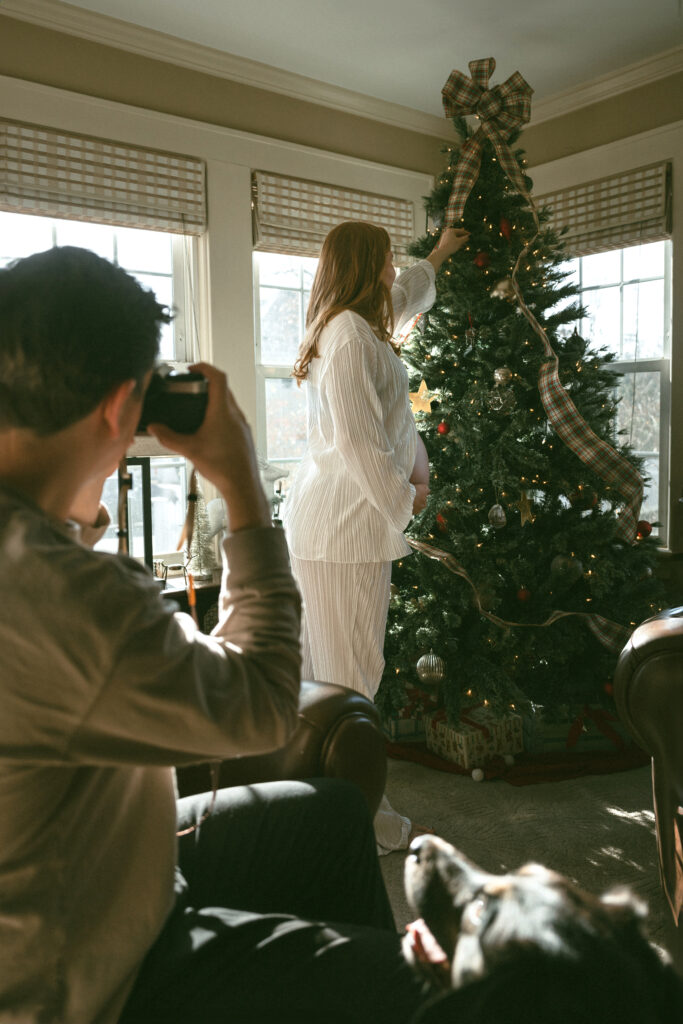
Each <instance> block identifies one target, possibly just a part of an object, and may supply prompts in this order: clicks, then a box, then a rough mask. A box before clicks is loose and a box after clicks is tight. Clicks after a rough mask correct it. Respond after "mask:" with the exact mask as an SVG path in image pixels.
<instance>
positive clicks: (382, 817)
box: [291, 555, 410, 853]
mask: <svg viewBox="0 0 683 1024" xmlns="http://www.w3.org/2000/svg"><path fill="white" fill-rule="evenodd" d="M291 562H292V572H293V573H294V577H295V579H296V581H297V583H298V584H299V589H300V590H301V594H302V596H303V605H304V607H303V614H302V638H301V655H302V662H303V663H302V673H303V678H304V679H320V680H324V681H325V682H328V683H337V684H338V685H340V686H348V687H350V688H351V689H352V690H357V691H358V693H362V694H363V696H364V697H367V698H368V699H369V700H374V697H375V694H376V693H377V688H378V686H379V683H380V680H381V678H382V671H383V669H384V655H383V648H384V630H385V628H386V622H387V609H388V607H389V587H390V584H391V562H368V563H366V564H358V563H343V562H313V561H306V560H304V559H300V558H296V556H294V555H293V556H292V558H291ZM409 833H410V819H409V818H406V817H404V816H403V815H401V814H398V812H397V811H395V810H394V809H393V807H392V806H391V804H390V803H389V801H388V800H387V798H386V796H384V797H382V802H381V804H380V807H379V810H378V811H377V814H376V816H375V838H376V840H377V843H378V852H379V853H390V852H391V851H392V850H402V849H405V848H406V846H407V844H408V835H409Z"/></svg>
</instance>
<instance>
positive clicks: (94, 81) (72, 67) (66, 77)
mask: <svg viewBox="0 0 683 1024" xmlns="http://www.w3.org/2000/svg"><path fill="white" fill-rule="evenodd" d="M0 74H2V75H7V76H9V77H13V78H18V79H22V80H24V81H33V82H38V83H41V84H43V85H52V86H55V87H57V88H59V89H67V90H69V91H71V92H75V93H79V94H81V95H86V96H94V97H98V98H100V99H107V100H113V101H116V102H119V103H126V104H130V105H131V106H134V107H141V108H143V109H146V110H156V111H159V112H161V113H165V114H174V115H176V116H178V117H186V118H190V119H192V120H196V121H206V122H207V123H210V124H214V125H220V126H222V127H225V128H233V129H236V130H238V131H248V132H253V133H255V134H257V135H267V136H268V137H269V138H272V139H279V140H282V141H285V142H293V143H295V144H297V145H304V146H314V147H315V148H316V149H325V150H329V151H331V152H335V153H341V154H343V155H345V156H353V157H357V158H359V159H361V160H372V161H379V162H381V163H385V164H391V165H392V166H394V167H401V168H404V169H406V170H412V171H418V172H421V173H424V174H436V173H438V172H439V171H440V170H441V167H442V166H443V160H444V158H443V156H442V155H441V147H442V145H443V143H444V140H445V139H447V138H448V136H449V124H448V122H447V121H446V119H445V118H444V122H443V124H444V130H443V138H436V137H435V136H434V135H428V134H425V133H424V132H420V131H412V130H409V129H405V128H401V127H396V126H395V125H391V124H385V123H382V122H380V121H377V120H374V119H371V118H368V117H360V116H358V115H355V114H352V113H346V112H344V111H342V110H333V109H331V108H329V107H326V106H322V105H320V104H318V103H310V102H306V101H305V100H301V99H295V98H292V97H291V96H285V95H281V94H278V93H276V92H269V91H267V90H265V89H259V88H255V87H254V86H250V85H245V84H243V83H241V82H236V81H231V80H229V79H227V78H223V77H218V76H217V75H212V74H208V73H205V72H201V71H196V70H192V69H190V68H187V67H179V66H177V65H175V64H173V63H170V62H166V61H163V60H157V59H151V58H149V57H146V56H142V55H140V54H136V53H127V52H125V51H124V50H121V49H118V48H116V47H113V46H105V45H102V44H101V43H97V42H93V41H91V40H87V39H81V38H78V37H77V36H74V35H69V34H67V33H63V32H56V31H54V30H52V29H48V28H44V27H41V26H37V25H32V24H28V23H26V22H23V21H18V20H16V19H15V18H11V17H6V16H4V15H3V14H2V13H0ZM434 121H435V122H437V124H438V121H437V119H436V118H434Z"/></svg>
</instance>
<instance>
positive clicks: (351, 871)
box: [120, 779, 420, 1024]
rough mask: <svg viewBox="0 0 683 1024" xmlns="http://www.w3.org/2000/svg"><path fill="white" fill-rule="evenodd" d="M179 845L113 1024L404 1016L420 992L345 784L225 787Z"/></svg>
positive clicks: (359, 808)
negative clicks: (173, 881)
mask: <svg viewBox="0 0 683 1024" xmlns="http://www.w3.org/2000/svg"><path fill="white" fill-rule="evenodd" d="M209 799H210V796H209V795H208V794H203V795H202V796H198V797H187V798H186V799H184V800H181V801H179V804H178V809H179V828H183V827H187V826H188V825H189V824H192V823H194V822H196V821H198V820H199V819H200V818H201V816H202V814H203V812H204V810H205V809H206V807H207V805H208V801H209ZM179 843H180V850H179V866H180V870H179V873H178V884H177V890H178V898H177V904H176V907H175V909H174V911H173V913H172V914H171V916H170V918H169V920H168V921H167V923H166V925H165V926H164V929H163V931H162V932H161V935H160V936H159V938H158V940H157V942H156V943H155V944H154V946H153V947H152V948H151V950H150V952H149V954H148V956H147V958H146V959H145V961H144V963H143V966H142V969H141V972H140V974H139V976H138V979H137V981H136V984H135V987H134V989H133V992H132V993H131V996H130V998H129V1000H128V1003H127V1004H126V1007H125V1009H124V1012H123V1015H122V1017H121V1021H120V1024H156V1022H159V1024H162V1022H163V1024H176V1022H177V1024H213V1022H216V1024H218V1022H219V1021H220V1022H221V1024H257V1022H258V1024H266V1022H267V1024H281V1022H282V1024H288V1022H292V1024H294V1022H297V1024H299V1022H301V1024H305V1022H316V1024H327V1022H337V1021H339V1022H341V1021H349V1022H352V1021H353V1022H354V1024H362V1022H364V1021H368V1022H372V1024H382V1022H385V1021H386V1022H387V1024H389V1022H391V1024H400V1022H402V1021H409V1020H410V1017H411V1016H412V1014H413V1012H414V1011H415V1009H416V1007H417V1006H418V1004H419V1002H420V992H419V986H418V984H417V982H416V981H415V979H414V977H413V975H412V973H411V971H410V969H409V968H408V967H407V966H406V964H405V963H404V961H403V958H402V956H401V953H400V939H399V936H398V935H397V934H396V931H395V928H394V922H393V918H392V914H391V909H390V907H389V901H388V898H387V895H386V891H385V888H384V883H383V880H382V876H381V872H380V868H379V863H378V860H377V854H376V850H375V839H374V833H373V830H372V823H371V821H370V816H369V814H368V811H367V806H366V804H365V801H364V799H363V797H362V796H361V794H360V791H359V790H358V789H357V788H356V787H355V786H353V785H351V784H349V783H343V782H336V781H330V780H317V779H316V780H313V781H310V782H273V783H266V784H263V785H258V786H244V787H235V788H234V789H224V790H221V791H219V793H218V796H217V800H216V807H215V809H214V812H213V814H212V816H211V817H210V818H209V819H208V820H207V821H206V822H204V824H203V825H201V826H200V827H199V829H198V830H197V831H196V832H194V833H191V834H190V835H187V836H183V837H181V839H180V840H179ZM320 922H326V923H324V924H322V923H320ZM329 922H335V923H329Z"/></svg>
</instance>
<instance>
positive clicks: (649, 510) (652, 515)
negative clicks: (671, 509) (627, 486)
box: [640, 458, 659, 523]
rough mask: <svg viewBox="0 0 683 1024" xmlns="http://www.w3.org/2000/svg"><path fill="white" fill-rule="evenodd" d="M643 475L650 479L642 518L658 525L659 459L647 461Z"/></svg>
mask: <svg viewBox="0 0 683 1024" xmlns="http://www.w3.org/2000/svg"><path fill="white" fill-rule="evenodd" d="M643 473H644V474H645V475H646V476H648V477H649V478H650V479H649V481H648V482H647V483H646V484H645V493H644V494H643V504H642V505H641V506H640V518H641V519H647V521H648V523H656V522H657V521H658V520H659V459H654V458H653V459H646V460H645V465H644V466H643Z"/></svg>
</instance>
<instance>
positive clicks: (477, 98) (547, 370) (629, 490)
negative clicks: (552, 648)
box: [442, 57, 643, 639]
mask: <svg viewBox="0 0 683 1024" xmlns="http://www.w3.org/2000/svg"><path fill="white" fill-rule="evenodd" d="M495 67H496V62H495V60H494V59H493V57H488V58H486V59H484V60H473V61H470V63H469V69H470V73H471V75H472V78H471V79H470V78H467V77H466V76H465V75H464V74H462V72H460V71H452V72H451V74H450V76H449V78H448V81H447V82H446V84H445V85H444V87H443V89H442V97H443V104H444V110H445V112H446V116H447V117H452V116H455V115H458V116H464V115H465V114H476V115H477V117H478V118H479V119H480V121H481V125H480V127H479V129H478V130H477V131H476V132H475V134H474V135H472V136H471V137H470V138H469V139H468V140H467V141H466V142H465V143H464V144H463V146H462V148H461V150H460V153H459V154H458V162H457V164H456V166H455V171H454V176H453V187H452V190H451V195H450V199H449V201H448V206H447V208H446V216H445V224H446V226H449V227H453V226H454V225H455V224H456V223H457V222H458V221H459V220H460V219H462V214H463V210H464V209H465V203H466V202H467V198H468V196H469V194H470V192H471V191H472V188H473V187H474V184H475V183H476V180H477V177H478V175H479V169H480V167H481V155H482V150H483V145H484V140H485V139H489V141H490V142H491V144H492V145H493V147H494V149H495V151H496V154H497V156H498V159H499V161H500V164H501V167H502V168H503V170H504V171H505V173H506V174H507V176H508V179H509V180H510V182H511V183H512V184H513V185H514V186H515V188H516V189H517V191H518V192H519V193H520V195H521V196H523V197H524V199H525V200H526V202H527V204H528V206H529V209H530V210H531V213H532V215H533V218H534V224H535V227H536V231H535V234H534V236H533V238H532V239H531V240H530V241H529V242H528V243H527V244H526V245H525V246H524V248H523V249H522V251H521V252H520V254H519V256H518V257H517V261H516V262H515V266H514V269H513V271H512V274H511V276H510V280H511V282H512V287H513V289H514V292H515V296H516V298H517V303H518V305H519V308H520V310H521V311H522V313H523V314H524V316H525V317H526V319H527V320H528V322H529V323H530V325H531V327H532V329H533V331H534V333H535V334H537V335H538V337H539V338H540V339H541V342H542V344H543V350H544V352H545V355H546V360H545V362H544V363H543V365H542V366H541V368H540V370H539V378H538V387H539V391H540V395H541V401H542V402H543V408H544V409H545V412H546V415H547V417H548V421H549V423H550V424H551V426H552V427H553V429H554V430H555V431H556V433H557V434H558V436H559V438H560V439H561V440H562V441H563V443H564V444H566V445H567V447H568V448H569V449H570V451H573V452H574V454H575V455H577V456H578V458H579V459H581V461H582V462H584V463H585V464H586V465H587V466H589V467H590V468H591V469H592V470H593V471H594V472H595V473H596V474H597V475H598V476H599V477H600V478H601V479H602V480H604V481H605V482H606V483H607V484H609V485H610V486H612V487H614V488H615V490H617V491H618V493H619V494H620V495H621V496H622V497H623V498H624V501H625V505H624V508H623V509H622V510H621V512H620V513H619V515H618V517H617V526H616V533H617V535H618V536H619V537H621V538H622V540H625V541H627V542H628V543H631V544H632V543H634V542H635V539H636V528H637V522H638V517H639V514H640V506H641V503H642V500H643V478H642V477H641V475H640V473H639V472H638V470H637V469H636V468H635V466H633V465H632V464H631V463H630V462H629V461H628V460H627V459H625V458H624V456H623V455H620V454H619V452H617V451H616V450H615V449H614V448H613V447H612V446H611V445H609V444H607V442H606V441H602V440H601V439H600V438H599V437H598V436H597V434H596V433H595V432H594V431H593V430H591V428H590V427H589V426H588V424H587V423H586V421H585V420H584V418H583V417H582V416H581V414H580V412H579V411H578V409H577V408H576V406H575V405H574V403H573V401H572V400H571V398H570V397H569V395H568V394H567V392H566V391H565V389H564V388H563V387H562V384H561V382H560V378H559V374H558V359H557V355H556V354H555V352H554V350H553V347H552V345H551V344H550V342H549V340H548V336H547V334H546V332H545V330H544V329H543V327H541V325H540V324H539V322H538V320H537V319H536V317H535V316H534V314H533V313H532V312H531V310H530V309H529V307H528V306H527V304H526V302H525V301H524V296H523V295H522V292H521V290H520V287H519V283H518V281H517V274H518V271H519V267H520V265H521V262H522V260H523V259H524V257H525V256H526V255H527V253H528V252H529V251H530V249H531V247H532V246H533V244H534V242H535V240H536V237H537V235H538V232H539V230H540V224H539V220H538V212H537V210H536V205H535V203H534V201H533V199H532V198H531V195H530V194H529V191H528V189H527V187H526V183H525V181H524V175H523V174H522V171H521V169H520V167H519V164H518V163H517V160H516V159H515V156H514V153H513V152H512V150H511V149H510V147H509V145H508V143H507V139H508V137H509V136H510V134H511V133H512V132H513V131H514V130H515V129H516V128H518V127H520V126H521V125H522V124H524V123H526V122H527V121H528V120H529V117H530V116H531V95H532V92H533V89H532V88H531V87H530V86H529V85H528V84H527V82H526V81H525V80H524V78H522V76H521V75H520V74H519V72H518V71H515V72H514V74H512V75H510V77H509V78H508V79H507V81H505V82H504V83H503V84H502V85H500V86H494V88H493V89H489V88H488V82H489V78H490V76H491V75H492V74H493V71H494V70H495ZM591 628H593V627H591ZM598 639H600V637H598Z"/></svg>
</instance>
